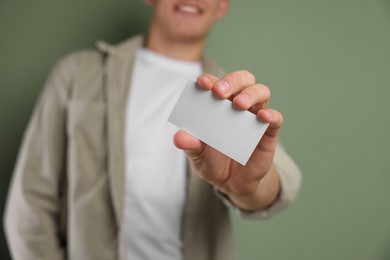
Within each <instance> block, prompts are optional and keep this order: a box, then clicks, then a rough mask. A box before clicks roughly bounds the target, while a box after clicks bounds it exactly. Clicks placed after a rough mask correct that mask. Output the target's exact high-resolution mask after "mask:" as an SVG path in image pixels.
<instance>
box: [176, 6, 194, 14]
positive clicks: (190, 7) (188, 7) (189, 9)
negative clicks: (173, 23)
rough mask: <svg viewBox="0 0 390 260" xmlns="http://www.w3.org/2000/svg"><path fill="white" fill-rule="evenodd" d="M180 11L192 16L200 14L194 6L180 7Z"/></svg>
mask: <svg viewBox="0 0 390 260" xmlns="http://www.w3.org/2000/svg"><path fill="white" fill-rule="evenodd" d="M179 10H180V11H182V12H186V13H190V14H197V13H199V10H198V8H196V7H194V6H189V5H181V6H179Z"/></svg>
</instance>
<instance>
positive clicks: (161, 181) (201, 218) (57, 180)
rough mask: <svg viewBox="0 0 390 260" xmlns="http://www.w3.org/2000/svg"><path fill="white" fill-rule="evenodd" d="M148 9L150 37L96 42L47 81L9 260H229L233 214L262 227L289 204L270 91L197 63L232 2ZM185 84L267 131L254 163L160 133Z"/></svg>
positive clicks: (26, 158) (19, 182) (28, 146)
mask: <svg viewBox="0 0 390 260" xmlns="http://www.w3.org/2000/svg"><path fill="white" fill-rule="evenodd" d="M147 3H148V4H150V5H152V6H153V8H154V10H153V17H152V21H151V25H150V30H149V33H148V35H147V37H146V38H145V39H143V38H142V37H134V38H132V39H130V40H128V41H126V42H124V43H121V44H119V45H117V46H109V45H107V44H104V43H100V44H99V51H86V52H81V53H76V54H73V55H70V56H68V57H66V58H65V59H63V60H62V61H61V62H60V63H59V64H58V65H57V66H56V69H55V70H54V71H53V73H52V74H51V76H50V78H49V80H48V82H47V84H46V87H45V90H44V92H43V94H42V96H41V98H40V101H39V103H38V105H37V107H36V109H35V111H34V114H33V117H32V119H31V121H30V124H29V127H28V130H27V133H26V136H25V139H24V141H23V146H22V149H21V153H20V156H19V160H18V163H17V166H16V169H15V174H14V178H13V181H12V185H11V188H10V194H9V199H8V203H7V209H6V218H5V227H6V232H7V236H8V241H9V245H10V248H11V253H12V256H13V257H14V258H15V259H66V258H69V259H197V260H199V259H234V258H235V253H234V250H233V246H232V237H231V230H230V225H229V220H228V214H227V209H226V207H225V205H228V206H230V207H232V208H234V209H235V210H236V211H237V212H239V213H240V214H241V215H242V216H244V217H253V218H260V219H261V218H268V217H270V216H272V215H273V214H274V213H276V212H278V211H280V210H282V209H284V208H286V207H287V206H288V205H289V204H290V203H291V202H292V201H293V200H294V199H295V197H296V195H297V192H298V189H299V183H300V173H299V170H298V169H297V167H296V166H295V164H294V163H293V161H292V160H291V159H290V158H289V157H288V155H287V154H286V153H285V152H284V150H283V149H282V148H281V147H280V146H279V145H278V133H279V129H280V127H281V125H282V121H283V119H282V115H281V114H280V113H279V112H278V111H276V110H272V109H269V108H268V104H269V98H270V93H269V89H268V88H267V87H266V86H264V85H262V84H257V83H256V81H255V78H254V76H253V75H252V74H250V73H249V72H247V71H236V72H231V73H228V74H226V75H224V76H223V74H222V73H221V70H220V69H218V67H216V66H215V65H214V64H213V63H211V62H210V61H208V60H207V59H204V58H203V50H204V47H205V43H206V38H207V34H208V32H209V31H210V29H211V27H212V25H213V24H214V22H215V21H217V20H220V19H222V18H223V17H224V16H225V15H226V13H227V10H228V7H229V0H202V1H201V0H199V1H187V0H184V1H180V0H148V1H147ZM204 72H206V73H207V74H203V75H201V76H200V77H198V76H199V75H200V74H201V73H204ZM221 76H223V77H221ZM188 78H197V81H198V83H199V85H200V86H201V87H202V88H204V90H205V91H213V93H214V94H215V95H217V96H218V97H220V98H221V99H226V98H229V99H231V100H232V102H233V104H234V105H235V106H236V107H237V108H238V109H242V110H246V109H248V110H249V111H251V112H252V113H254V114H256V115H257V117H258V118H259V119H260V120H262V121H265V122H269V123H270V126H269V128H268V130H267V131H266V133H265V135H264V137H263V138H262V139H261V141H260V142H259V144H258V145H257V147H256V150H255V152H254V153H253V155H252V156H251V158H250V160H249V161H248V163H247V165H246V166H242V165H240V164H238V163H237V162H235V161H233V160H232V159H230V158H228V157H226V156H225V155H223V154H221V153H219V152H218V151H216V150H214V149H212V148H211V147H209V146H208V145H206V144H204V143H202V142H201V141H199V140H198V139H196V138H194V137H192V136H190V135H189V134H188V133H186V132H184V131H177V130H176V129H175V128H174V127H173V126H172V125H170V124H169V123H168V122H166V119H167V117H168V115H169V112H170V111H171V109H172V107H173V105H174V103H175V100H176V99H177V97H178V94H179V93H180V90H181V88H182V87H183V86H184V83H185V81H186V80H187V79H188ZM176 131H177V132H176ZM175 132H176V133H175ZM172 137H173V139H174V140H173V142H174V144H175V145H176V147H177V148H179V149H180V150H179V149H176V148H175V147H174V145H173V142H172ZM182 150H183V151H184V153H183V152H182ZM186 158H187V160H188V162H189V163H188V164H186ZM186 173H187V174H186Z"/></svg>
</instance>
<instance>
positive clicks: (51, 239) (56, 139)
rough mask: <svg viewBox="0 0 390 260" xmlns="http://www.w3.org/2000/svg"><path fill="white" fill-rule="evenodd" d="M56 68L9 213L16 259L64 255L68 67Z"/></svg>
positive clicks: (29, 134) (24, 149)
mask: <svg viewBox="0 0 390 260" xmlns="http://www.w3.org/2000/svg"><path fill="white" fill-rule="evenodd" d="M64 63H66V62H61V63H59V65H58V66H57V67H56V69H55V70H54V71H53V72H52V74H51V76H50V77H49V80H48V81H47V84H46V87H45V89H44V91H43V93H42V94H41V97H40V100H39V102H38V104H37V106H36V107H35V109H34V112H33V115H32V118H31V119H30V122H29V126H28V128H27V131H26V132H25V135H24V139H23V142H22V146H21V149H20V152H19V157H18V161H17V164H16V167H15V171H14V175H13V178H12V182H11V185H10V188H9V194H8V198H7V205H6V210H5V216H4V229H5V232H6V236H7V240H8V244H9V248H10V251H11V255H12V258H13V259H50V260H55V259H64V258H65V254H64V249H63V248H62V247H61V243H60V239H59V233H60V223H59V222H60V205H61V203H63V201H62V200H63V192H64V191H63V189H62V188H63V186H64V183H63V178H64V176H65V170H66V165H65V162H66V159H65V158H66V125H65V122H66V118H65V117H66V113H65V107H66V96H67V95H68V93H67V88H68V85H69V77H68V76H67V74H69V71H68V70H69V68H67V66H66V65H65V64H64Z"/></svg>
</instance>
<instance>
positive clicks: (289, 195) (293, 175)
mask: <svg viewBox="0 0 390 260" xmlns="http://www.w3.org/2000/svg"><path fill="white" fill-rule="evenodd" d="M273 164H274V167H275V169H276V170H277V172H278V174H279V178H280V184H281V192H280V194H279V197H278V199H277V200H276V201H275V202H274V203H273V204H272V205H271V206H269V207H268V208H266V209H262V210H258V211H247V210H243V209H240V208H239V207H237V206H236V205H234V204H233V203H232V201H231V200H230V199H229V197H228V196H227V195H226V194H224V193H222V192H221V191H220V190H218V189H217V188H214V191H215V193H216V195H217V197H218V198H220V199H221V200H222V201H223V203H224V204H225V205H226V206H227V207H229V208H231V209H232V210H233V211H234V212H236V213H237V214H238V215H239V216H240V217H241V218H243V219H258V220H261V219H269V218H271V217H273V216H274V215H275V214H277V213H279V212H281V211H283V210H285V209H286V208H288V207H289V206H290V205H291V203H292V202H293V201H295V199H296V198H297V196H298V193H299V189H300V186H301V179H302V176H301V172H300V170H299V168H298V166H297V165H296V164H295V162H294V161H293V160H292V159H291V157H290V156H289V155H288V154H287V152H286V151H285V149H284V148H283V146H282V145H280V144H278V146H277V148H276V151H275V157H274V161H273Z"/></svg>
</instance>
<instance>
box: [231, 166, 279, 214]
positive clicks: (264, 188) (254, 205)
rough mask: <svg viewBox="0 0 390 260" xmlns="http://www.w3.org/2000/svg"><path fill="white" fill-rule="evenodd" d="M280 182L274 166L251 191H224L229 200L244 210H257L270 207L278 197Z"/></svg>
mask: <svg viewBox="0 0 390 260" xmlns="http://www.w3.org/2000/svg"><path fill="white" fill-rule="evenodd" d="M280 192H281V184H280V179H279V175H278V173H277V171H276V170H275V168H274V167H271V169H270V170H269V171H268V173H267V174H266V175H265V176H264V177H263V178H262V179H261V180H260V181H259V182H258V183H257V185H256V188H255V189H254V191H253V192H251V193H244V194H237V193H233V192H226V193H225V194H226V196H227V197H228V198H229V200H230V201H231V202H232V203H233V204H234V205H236V206H237V207H239V208H240V209H242V210H245V211H257V210H262V209H265V208H268V207H270V206H271V205H272V204H273V203H274V202H275V201H276V200H277V199H278V197H279V194H280Z"/></svg>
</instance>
